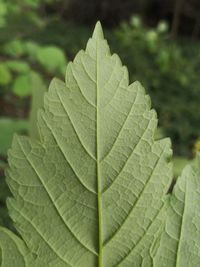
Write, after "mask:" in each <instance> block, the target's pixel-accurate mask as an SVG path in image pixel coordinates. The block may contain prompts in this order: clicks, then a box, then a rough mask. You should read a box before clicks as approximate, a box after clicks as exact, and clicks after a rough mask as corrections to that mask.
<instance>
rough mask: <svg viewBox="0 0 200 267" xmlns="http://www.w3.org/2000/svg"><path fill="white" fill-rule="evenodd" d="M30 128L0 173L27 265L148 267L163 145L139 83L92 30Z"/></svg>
mask: <svg viewBox="0 0 200 267" xmlns="http://www.w3.org/2000/svg"><path fill="white" fill-rule="evenodd" d="M38 128H39V133H40V140H39V141H38V140H33V139H30V138H26V137H17V136H16V137H15V139H14V141H13V145H12V149H11V150H10V152H9V166H10V167H9V168H8V169H7V181H8V185H9V187H10V189H11V191H12V194H13V198H11V199H9V201H8V208H9V211H10V216H11V217H12V219H13V221H14V222H15V225H16V229H17V230H18V232H19V234H20V235H21V238H22V239H23V240H24V243H25V244H26V245H27V247H28V251H29V253H28V254H26V255H24V261H25V262H27V264H26V266H28V267H32V266H37V267H38V266H39V267H40V266H41V267H42V266H52V267H53V266H59V267H61V266H63V267H64V266H70V267H74V266H81V267H95V266H99V267H111V266H122V267H123V266H131V267H132V266H133V267H134V266H135V267H139V266H145V267H151V266H153V256H152V255H153V254H152V243H153V242H154V240H156V241H157V240H159V238H158V237H159V233H160V232H161V230H162V227H163V225H164V220H165V215H166V205H165V201H164V200H165V196H166V194H167V192H168V188H169V186H170V184H171V181H172V166H171V164H170V163H169V158H170V157H171V149H170V141H169V140H168V139H163V140H159V141H155V140H154V136H155V132H156V128H157V117H156V113H155V111H154V110H152V109H151V107H150V99H149V97H148V96H147V95H146V94H145V91H144V89H143V87H142V86H141V85H140V84H139V83H138V82H135V83H133V84H131V85H129V81H128V72H127V69H126V68H125V67H123V66H122V64H121V61H120V59H119V57H118V56H117V55H112V56H111V54H110V50H109V47H108V45H107V42H106V41H105V40H104V37H103V32H102V29H101V26H100V24H99V23H97V25H96V28H95V31H94V33H93V37H92V38H91V39H89V41H88V44H87V47H86V50H85V51H80V52H79V53H78V54H77V56H76V57H75V60H74V62H73V63H69V64H68V67H67V71H66V80H65V83H64V82H62V81H60V80H57V79H54V80H53V81H52V83H51V84H50V88H49V91H48V93H47V94H46V95H45V100H44V109H42V110H41V111H40V112H39V115H38ZM6 238H7V237H5V239H4V237H3V242H2V241H1V245H0V247H1V250H5V249H6V246H7V245H8V244H10V242H12V241H9V240H7V239H6ZM156 244H158V243H156ZM157 247H158V246H157V245H156V246H154V250H157ZM10 253H12V252H10ZM13 253H16V249H14V252H13ZM5 260H6V259H4V257H3V258H2V265H3V264H4V266H5V265H6V263H5ZM17 260H18V259H17V257H16V262H17ZM7 266H9V265H7ZM18 266H20V263H19V264H18ZM165 266H168V265H165Z"/></svg>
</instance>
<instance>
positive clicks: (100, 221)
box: [96, 38, 102, 267]
mask: <svg viewBox="0 0 200 267" xmlns="http://www.w3.org/2000/svg"><path fill="white" fill-rule="evenodd" d="M98 62H99V55H98V38H97V42H96V159H97V161H96V162H97V197H98V223H99V224H98V241H99V242H98V246H99V256H98V266H99V267H102V228H101V224H102V218H101V210H102V208H101V184H100V171H99V147H98V145H99V136H98V134H99V127H98V121H99V114H98V112H99V88H98V87H99V82H98V76H99V75H98Z"/></svg>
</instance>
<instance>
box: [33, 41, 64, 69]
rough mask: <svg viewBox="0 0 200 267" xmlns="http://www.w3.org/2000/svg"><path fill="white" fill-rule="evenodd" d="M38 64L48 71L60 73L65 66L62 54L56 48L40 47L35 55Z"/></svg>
mask: <svg viewBox="0 0 200 267" xmlns="http://www.w3.org/2000/svg"><path fill="white" fill-rule="evenodd" d="M36 57H37V60H38V62H39V63H40V64H41V65H42V66H43V67H45V68H46V69H47V70H48V71H50V72H54V71H62V68H63V66H65V65H66V59H65V54H64V52H63V51H62V50H61V49H60V48H58V47H56V46H47V47H41V48H39V49H38V50H37V54H36Z"/></svg>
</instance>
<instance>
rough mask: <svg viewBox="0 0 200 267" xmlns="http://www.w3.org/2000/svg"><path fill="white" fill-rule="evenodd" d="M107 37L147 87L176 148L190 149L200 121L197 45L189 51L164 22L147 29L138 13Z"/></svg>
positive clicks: (133, 77) (182, 151) (133, 76)
mask: <svg viewBox="0 0 200 267" xmlns="http://www.w3.org/2000/svg"><path fill="white" fill-rule="evenodd" d="M110 41H111V42H112V46H113V47H114V48H115V50H116V51H117V52H118V53H120V54H121V55H122V59H123V63H125V64H126V65H128V68H129V70H130V76H131V77H130V78H131V80H140V81H142V83H143V84H144V86H145V87H146V88H147V90H148V92H149V94H150V95H151V97H152V99H153V106H154V107H155V108H156V109H157V111H158V114H159V119H160V125H161V126H162V127H163V129H164V130H165V132H166V134H167V135H169V136H170V137H171V138H172V141H173V143H174V149H175V152H176V153H178V154H183V155H184V154H185V155H187V154H188V153H190V152H189V150H190V147H191V142H192V140H193V139H196V138H197V137H198V136H199V127H198V126H199V125H200V117H199V114H200V105H199V102H200V94H199V87H200V80H199V69H200V60H199V52H198V51H199V50H198V49H199V48H198V49H194V50H193V55H191V52H190V53H188V49H187V48H186V47H185V46H184V45H183V44H180V43H178V42H177V41H174V40H173V41H172V40H171V39H170V36H169V33H168V24H167V23H166V22H164V21H162V22H160V23H159V24H158V25H157V27H155V28H153V29H149V28H147V27H145V26H144V25H143V23H142V21H141V19H140V17H138V16H134V17H132V18H131V20H130V22H129V23H127V22H124V23H122V24H121V25H120V27H119V28H117V29H116V30H115V39H111V40H110ZM195 55H196V56H195Z"/></svg>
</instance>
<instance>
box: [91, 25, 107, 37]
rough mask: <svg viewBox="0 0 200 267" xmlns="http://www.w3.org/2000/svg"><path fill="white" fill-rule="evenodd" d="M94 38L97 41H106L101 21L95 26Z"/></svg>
mask: <svg viewBox="0 0 200 267" xmlns="http://www.w3.org/2000/svg"><path fill="white" fill-rule="evenodd" d="M92 38H95V39H104V34H103V29H102V26H101V22H100V21H98V22H97V23H96V25H95V28H94V31H93V35H92Z"/></svg>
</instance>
